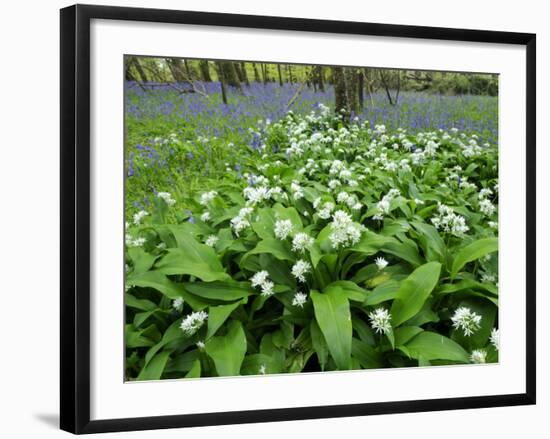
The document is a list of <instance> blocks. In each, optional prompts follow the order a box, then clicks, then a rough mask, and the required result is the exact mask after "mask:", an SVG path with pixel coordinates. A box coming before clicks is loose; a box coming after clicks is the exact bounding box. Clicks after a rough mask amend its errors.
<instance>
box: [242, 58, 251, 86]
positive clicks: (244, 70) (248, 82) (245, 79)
mask: <svg viewBox="0 0 550 439" xmlns="http://www.w3.org/2000/svg"><path fill="white" fill-rule="evenodd" d="M241 73H242V76H243V82H244V83H245V84H246V85H250V81H249V80H248V73H246V64H245V63H244V62H241Z"/></svg>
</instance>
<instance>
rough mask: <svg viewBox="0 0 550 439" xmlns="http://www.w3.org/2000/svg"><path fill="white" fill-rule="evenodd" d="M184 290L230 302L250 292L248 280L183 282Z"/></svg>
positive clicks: (207, 297) (205, 297)
mask: <svg viewBox="0 0 550 439" xmlns="http://www.w3.org/2000/svg"><path fill="white" fill-rule="evenodd" d="M182 285H183V287H184V288H185V290H186V291H188V292H190V293H192V294H194V295H195V296H199V297H202V298H204V299H211V300H220V301H223V302H232V301H234V300H238V299H242V298H243V297H247V296H250V295H251V294H252V291H251V287H250V284H249V283H248V282H235V281H226V282H184V283H183V284H182Z"/></svg>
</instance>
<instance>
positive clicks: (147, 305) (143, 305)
mask: <svg viewBox="0 0 550 439" xmlns="http://www.w3.org/2000/svg"><path fill="white" fill-rule="evenodd" d="M124 303H125V304H126V306H128V307H130V308H135V309H139V310H140V311H152V310H154V309H156V308H157V305H156V304H155V303H154V302H151V301H150V300H148V299H137V298H135V297H134V296H132V295H131V294H129V293H126V294H124Z"/></svg>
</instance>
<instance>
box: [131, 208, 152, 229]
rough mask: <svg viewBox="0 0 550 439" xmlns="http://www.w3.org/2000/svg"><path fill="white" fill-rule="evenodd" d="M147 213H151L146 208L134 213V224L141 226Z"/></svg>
mask: <svg viewBox="0 0 550 439" xmlns="http://www.w3.org/2000/svg"><path fill="white" fill-rule="evenodd" d="M147 215H149V214H148V213H147V212H146V211H145V210H140V211H139V212H137V213H135V214H134V224H135V225H136V226H139V225H140V224H141V220H142V219H143V218H145V217H146V216H147Z"/></svg>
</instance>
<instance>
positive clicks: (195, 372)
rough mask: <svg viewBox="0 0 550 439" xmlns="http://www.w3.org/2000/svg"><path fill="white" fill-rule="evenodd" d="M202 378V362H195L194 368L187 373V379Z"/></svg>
mask: <svg viewBox="0 0 550 439" xmlns="http://www.w3.org/2000/svg"><path fill="white" fill-rule="evenodd" d="M200 377H201V362H200V360H195V362H194V363H193V367H191V369H190V370H189V372H187V375H185V378H200Z"/></svg>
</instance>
